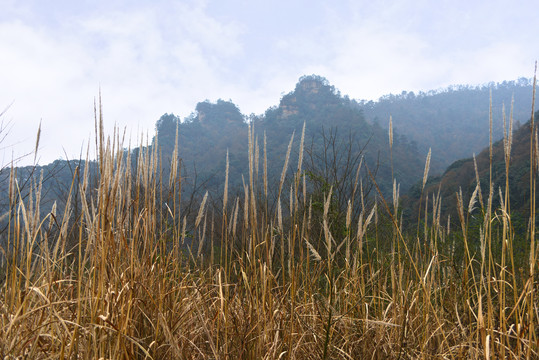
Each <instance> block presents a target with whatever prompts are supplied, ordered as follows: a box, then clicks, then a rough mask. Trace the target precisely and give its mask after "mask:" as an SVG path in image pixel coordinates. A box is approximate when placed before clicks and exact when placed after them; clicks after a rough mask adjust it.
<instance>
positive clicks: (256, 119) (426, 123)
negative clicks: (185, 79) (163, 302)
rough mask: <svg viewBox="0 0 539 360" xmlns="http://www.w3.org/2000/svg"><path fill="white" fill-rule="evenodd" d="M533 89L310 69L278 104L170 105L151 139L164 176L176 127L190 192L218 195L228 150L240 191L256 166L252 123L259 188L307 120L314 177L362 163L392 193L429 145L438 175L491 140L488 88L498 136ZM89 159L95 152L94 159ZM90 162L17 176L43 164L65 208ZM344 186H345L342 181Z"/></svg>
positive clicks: (521, 118)
mask: <svg viewBox="0 0 539 360" xmlns="http://www.w3.org/2000/svg"><path fill="white" fill-rule="evenodd" d="M531 93H532V86H531V82H530V81H528V80H526V79H520V80H518V81H511V82H503V83H500V84H487V85H484V86H476V87H471V86H455V87H452V88H449V89H445V90H440V91H430V92H427V93H419V94H414V93H407V92H403V93H401V94H400V95H388V96H385V97H382V98H381V99H379V101H376V102H373V101H359V100H353V99H350V98H349V97H348V96H346V95H341V93H340V92H339V91H338V89H336V88H335V87H334V86H332V85H331V84H330V83H329V81H328V80H327V79H325V78H323V77H321V76H317V75H310V76H303V77H302V78H300V79H299V82H298V83H297V85H296V87H295V88H294V89H293V90H292V91H290V92H289V93H287V94H285V95H284V96H283V97H282V98H281V101H280V102H279V104H276V105H275V106H273V107H270V108H269V109H267V110H266V112H265V113H264V114H261V115H254V114H251V115H246V114H242V113H241V110H240V108H239V107H238V105H236V104H234V103H233V102H232V101H225V100H221V99H220V100H218V101H216V102H210V101H208V100H206V101H203V102H200V103H198V105H197V106H196V109H195V110H194V112H193V113H192V114H191V115H190V116H188V117H186V118H184V119H181V118H180V117H179V116H177V115H174V114H168V113H166V114H164V115H163V116H161V118H160V119H159V120H158V121H157V122H156V137H155V138H153V140H151V143H150V144H148V146H149V147H155V145H157V146H158V151H159V154H160V155H161V162H160V166H161V171H162V172H163V175H164V176H163V178H164V179H166V175H167V171H168V168H169V166H170V165H169V164H170V161H171V156H172V152H173V150H174V146H175V139H176V132H177V133H178V146H179V157H180V158H181V168H182V178H183V180H184V183H183V188H182V189H183V193H184V194H185V196H186V197H187V198H189V197H196V196H198V197H200V196H202V194H203V193H204V192H205V191H209V193H210V197H213V198H219V196H220V194H221V193H222V191H223V186H224V185H223V184H224V182H225V168H226V157H227V153H228V159H229V184H230V189H231V190H232V191H236V192H237V193H241V192H242V191H243V184H245V182H246V178H247V177H248V176H249V163H248V152H249V144H248V133H249V126H251V127H252V128H251V129H252V134H253V144H252V151H255V152H256V154H257V159H258V161H257V164H253V165H256V169H255V170H256V171H255V174H254V175H255V176H256V179H255V180H257V181H258V184H259V187H260V188H261V187H262V178H263V176H264V171H265V170H264V167H266V169H267V178H268V184H269V187H270V193H271V192H272V191H275V189H273V188H274V187H275V186H276V184H277V183H278V182H279V178H280V176H281V172H282V170H283V165H284V163H285V156H286V153H287V149H288V146H289V142H290V140H291V137H292V135H293V134H294V139H293V141H292V146H291V155H290V161H289V163H288V167H289V168H290V169H293V168H295V167H297V161H298V149H299V142H300V138H301V135H302V129H303V126H304V125H305V139H304V144H305V146H304V148H305V152H304V154H303V157H304V159H305V160H304V165H303V166H304V169H305V176H307V177H309V180H311V181H315V182H318V186H320V188H324V187H326V188H329V187H331V186H333V187H337V188H338V187H339V186H341V187H343V186H344V185H343V184H344V183H345V182H346V181H348V182H350V181H352V180H353V179H352V178H355V176H356V170H357V168H358V167H359V164H360V163H361V173H360V177H359V179H360V181H362V182H364V183H368V182H370V180H371V176H372V177H374V178H375V179H376V182H377V184H378V185H379V187H380V189H381V191H382V193H383V194H384V196H389V195H390V194H391V192H392V187H393V180H392V179H393V178H395V179H396V182H397V183H398V184H399V185H400V191H401V193H404V192H406V191H408V190H409V189H410V188H411V187H412V186H413V185H414V184H415V183H417V182H418V181H420V180H421V178H422V176H423V170H424V163H425V157H426V154H427V152H428V149H429V148H432V160H431V172H430V174H431V175H433V174H437V173H438V174H441V173H442V172H443V171H444V169H445V168H446V167H447V166H448V165H449V164H451V163H452V162H454V161H456V160H458V159H460V158H464V157H467V158H469V157H470V156H471V155H472V154H473V153H478V152H479V151H480V150H481V149H482V148H484V147H485V146H487V145H488V139H489V133H488V119H489V98H490V96H491V95H490V94H492V111H493V114H494V119H495V120H494V138H495V139H497V138H500V137H501V136H502V123H503V122H502V121H501V119H502V117H503V111H502V108H503V106H504V105H505V112H506V114H507V117H509V109H510V107H511V103H512V98H514V103H513V118H514V119H515V128H518V124H519V123H520V122H522V123H523V122H526V121H527V120H528V119H529V115H530V109H531ZM390 116H392V119H393V126H394V133H393V144H392V145H393V146H392V152H390V146H389V136H388V125H389V117H390ZM105 121H106V119H105ZM141 146H142V148H144V146H145V145H144V144H142V145H141ZM142 148H134V149H133V150H132V151H133V156H132V159H136V157H137V154H138V152H139V151H140V150H141V149H142ZM264 149H265V150H264ZM264 158H265V159H266V165H264ZM92 163H93V162H92V161H90V162H89V164H90V166H92ZM86 165H87V164H86V163H85V161H82V160H79V161H76V162H74V161H70V162H68V161H65V160H57V161H55V162H54V163H51V164H49V165H46V166H37V167H32V166H27V167H22V168H19V169H17V176H18V177H20V179H19V183H20V184H24V183H25V181H28V179H29V178H30V175H31V174H34V175H37V174H39V173H40V172H41V171H43V173H44V182H43V189H44V191H43V193H42V196H43V199H42V204H43V205H44V208H43V211H49V210H50V208H49V209H47V206H52V203H54V202H55V201H56V202H57V204H58V206H59V209H61V208H62V206H61V204H62V203H65V201H66V195H65V194H66V193H67V192H68V190H69V187H70V184H71V182H72V179H73V176H74V175H75V173H76V172H75V167H76V166H79V169H78V171H79V172H80V171H83V170H84V168H85V166H86ZM369 171H370V172H371V175H369ZM0 176H1V179H0V180H1V181H2V186H3V187H4V188H5V186H7V181H9V169H8V168H4V169H3V170H2V172H1V173H0ZM342 189H343V191H344V187H343V188H342ZM326 190H327V189H326ZM22 194H24V191H23V192H22ZM5 196H7V195H5ZM5 196H3V197H4V198H3V199H0V200H1V201H2V203H6V201H7V200H6V198H5ZM23 196H24V195H23Z"/></svg>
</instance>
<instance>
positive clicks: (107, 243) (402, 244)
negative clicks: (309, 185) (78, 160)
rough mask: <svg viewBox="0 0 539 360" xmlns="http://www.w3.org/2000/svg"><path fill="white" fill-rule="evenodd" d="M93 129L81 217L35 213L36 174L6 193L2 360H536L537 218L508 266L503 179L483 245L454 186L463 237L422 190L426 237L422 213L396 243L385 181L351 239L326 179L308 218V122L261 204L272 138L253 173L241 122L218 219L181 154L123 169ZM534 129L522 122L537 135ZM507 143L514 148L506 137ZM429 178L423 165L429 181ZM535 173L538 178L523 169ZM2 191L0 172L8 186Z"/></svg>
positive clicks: (153, 156) (116, 146)
mask: <svg viewBox="0 0 539 360" xmlns="http://www.w3.org/2000/svg"><path fill="white" fill-rule="evenodd" d="M102 129H103V126H102V119H98V120H96V130H97V132H98V136H97V137H96V142H97V147H98V149H99V152H98V159H99V174H98V178H97V180H98V181H97V182H96V187H95V188H94V187H91V186H89V185H88V184H89V179H90V175H91V174H89V173H88V167H86V168H85V172H84V174H83V176H82V179H83V180H82V184H80V185H81V191H80V199H73V198H72V199H71V200H70V202H71V203H73V202H74V201H79V202H80V204H81V206H82V215H81V216H80V217H78V218H73V217H72V216H71V215H72V214H71V213H70V206H68V207H67V208H66V211H65V213H64V214H54V212H51V214H49V215H48V216H47V217H46V218H44V219H41V218H40V217H39V214H40V211H39V201H40V183H39V181H36V183H35V186H34V188H33V191H32V194H31V196H29V197H28V200H27V201H26V202H16V200H15V199H16V197H14V196H13V197H11V199H12V201H13V203H12V204H11V205H12V209H13V211H12V212H11V213H10V214H9V230H8V233H7V234H6V244H5V246H4V247H3V248H2V250H3V255H4V258H5V266H4V268H3V269H2V270H3V271H4V273H3V280H2V288H1V294H0V354H1V355H2V356H3V357H4V356H5V357H6V358H28V359H30V358H31V359H45V358H61V359H63V358H67V359H72V358H76V359H101V358H103V359H109V358H110V359H206V358H208V359H217V358H219V359H320V358H322V359H337V358H342V359H483V358H486V359H490V358H492V359H494V358H514V359H520V358H528V359H531V358H538V357H539V354H538V337H537V330H536V324H537V322H538V321H539V314H538V312H539V308H538V302H537V296H536V294H535V293H536V292H537V280H536V278H535V275H536V274H535V272H536V271H537V270H536V267H535V263H536V261H537V258H536V255H535V254H536V252H535V248H534V247H535V243H534V236H535V235H534V231H535V230H534V227H532V228H531V230H530V234H529V235H530V237H531V241H530V249H529V254H530V256H531V257H530V259H529V266H530V267H529V269H527V270H525V271H523V272H520V271H519V270H518V269H516V268H515V267H514V265H513V264H514V261H513V255H512V251H513V249H512V239H513V237H514V234H513V233H512V232H511V216H510V211H509V202H510V201H509V194H508V193H507V192H505V190H503V189H502V191H503V192H504V199H505V200H504V202H503V204H501V205H500V207H499V208H494V207H493V203H492V197H493V192H494V191H497V189H492V186H491V191H490V194H486V195H485V194H483V196H485V199H487V204H486V207H484V209H483V214H484V225H483V227H482V229H481V236H480V239H471V238H469V236H468V229H467V225H468V214H469V213H468V211H467V210H468V209H465V208H464V204H465V203H467V201H466V200H467V199H463V198H462V195H461V196H460V197H459V215H460V224H461V228H462V231H461V232H460V233H456V232H454V233H450V232H449V230H450V229H449V226H445V225H444V224H441V222H440V209H441V199H440V198H439V196H438V197H437V196H434V195H433V194H430V195H429V194H426V196H425V198H424V200H425V212H424V216H425V220H426V221H425V226H424V229H423V232H424V236H423V234H419V232H420V231H419V225H418V231H417V237H415V235H414V236H413V237H412V238H406V237H405V236H404V235H403V234H402V233H401V230H400V229H401V227H402V224H401V223H400V219H399V212H398V202H399V199H398V197H399V196H398V186H397V185H396V184H395V187H394V189H395V190H394V192H395V193H394V199H393V203H392V204H391V208H390V205H389V204H387V203H386V202H385V201H381V202H380V203H379V204H378V205H377V206H376V207H371V208H366V206H365V205H364V206H365V207H364V208H363V209H361V213H360V216H359V217H358V218H357V219H353V218H352V217H351V213H352V211H351V209H350V208H349V209H348V210H347V216H346V221H345V227H346V231H345V232H344V233H345V234H346V235H345V236H344V237H343V238H336V237H334V234H333V233H332V230H331V228H332V224H331V216H330V215H329V210H328V209H329V205H330V202H331V199H332V198H331V196H332V194H331V191H330V192H329V193H328V194H325V197H326V201H325V204H324V212H323V216H322V218H321V219H318V220H317V219H316V218H315V217H314V216H312V208H311V207H312V205H311V201H310V198H309V195H308V193H307V191H306V184H305V177H304V176H302V168H301V160H302V146H303V145H302V144H303V138H304V133H303V134H302V137H301V139H302V140H301V142H300V149H299V154H300V158H299V161H298V166H297V169H296V172H295V173H294V174H291V175H289V176H287V175H286V173H287V171H288V162H289V160H290V153H291V148H292V145H293V137H292V139H291V140H290V145H289V147H288V151H287V154H286V157H285V166H284V167H283V173H282V176H281V178H280V182H279V184H278V194H279V199H278V206H276V207H275V210H274V211H272V210H270V207H269V206H268V202H269V201H270V199H268V184H267V175H266V173H267V170H266V169H267V165H266V164H267V160H266V156H265V154H266V149H265V147H266V140H265V139H264V151H263V153H264V155H263V156H264V159H263V161H264V172H263V176H262V178H263V179H262V182H261V184H263V185H261V184H259V183H258V182H259V178H258V177H259V176H258V164H259V159H258V157H259V150H258V139H256V138H255V135H254V130H252V129H250V131H249V178H248V180H247V183H244V196H243V198H242V199H240V198H235V199H230V201H229V199H228V196H229V194H228V187H227V186H228V185H227V184H224V189H225V196H224V201H223V204H221V206H222V215H221V216H220V217H219V218H220V220H219V222H218V223H215V222H216V220H213V221H212V218H213V217H212V216H210V215H211V214H210V210H209V206H208V205H207V204H206V200H207V197H204V200H203V201H202V204H201V206H200V208H199V211H198V213H197V216H196V219H192V221H190V220H189V219H186V217H182V215H183V214H181V212H180V210H179V209H180V208H181V207H180V201H181V199H180V196H179V194H180V191H181V174H180V173H179V167H178V163H177V162H178V153H177V148H176V150H175V152H174V155H173V160H172V161H173V163H172V164H171V171H170V179H161V178H160V176H159V174H160V171H159V169H160V167H161V165H162V164H161V165H160V164H159V159H158V156H157V150H155V148H154V150H145V151H141V152H140V154H139V157H138V159H136V164H137V165H136V167H135V168H134V170H132V167H131V165H130V164H131V163H132V159H131V158H130V155H129V154H127V153H125V152H124V151H123V150H122V149H123V141H122V140H121V139H120V136H119V134H114V136H113V137H112V139H109V140H106V139H105V136H104V134H103V132H102ZM509 133H510V132H509ZM533 135H534V133H533V130H532V142H533V141H535V140H533V139H534V138H533ZM509 136H510V135H509ZM390 137H391V133H390ZM507 144H510V140H509V139H507ZM506 149H507V150H508V153H509V152H510V145H509V146H506ZM533 149H534V148H533V147H532V155H531V156H532V158H535V157H536V156H537V155H536V154H534V153H533ZM429 155H430V153H429ZM508 156H509V154H508ZM429 157H430V156H429ZM227 159H228V156H227ZM508 162H509V158H508ZM532 164H534V163H533V162H532ZM533 166H535V165H533ZM358 171H359V170H358ZM427 172H428V160H427V165H426V168H425V175H424V178H423V185H424V183H425V181H426V176H427ZM226 178H227V179H228V160H227V170H226ZM287 178H290V179H291V181H290V182H287V181H285V179H287ZM530 181H532V183H533V184H535V178H534V176H533V172H532V178H531V180H530ZM165 182H166V183H168V185H169V186H168V188H167V189H168V190H166V191H165V190H164V189H163V185H162V184H163V183H165ZM356 182H357V181H356ZM287 184H289V186H290V188H289V189H287V186H288V185H287ZM260 186H262V188H263V190H264V191H258V190H259V187H260ZM506 189H508V185H506ZM14 191H17V184H16V182H15V179H14V177H12V182H11V184H10V194H11V193H12V192H14ZM164 193H167V194H165V195H164ZM286 195H289V196H288V198H287V196H286ZM477 196H479V199H480V203H481V207H482V208H483V201H482V197H481V196H482V194H476V193H475V192H474V199H473V200H472V201H470V202H469V204H470V206H471V207H473V206H474V204H475V198H476V197H477ZM165 198H167V199H168V202H167V204H166V205H163V204H162V203H161V200H162V199H165ZM362 203H363V201H362ZM429 207H430V208H429ZM531 210H532V219H534V211H535V209H534V208H532V209H531ZM427 215H428V217H427ZM382 219H386V225H383V224H384V223H383V221H382ZM316 221H319V222H320V223H318V224H315V222H316ZM494 221H499V222H501V223H502V224H503V231H502V233H501V234H500V235H499V237H495V234H493V232H492V231H491V230H492V223H493V222H494ZM427 224H428V226H427ZM217 229H221V231H220V232H218V231H217ZM314 229H321V231H315V230H314ZM391 234H393V235H391ZM217 236H218V238H216V237H217ZM472 241H476V242H480V243H481V245H482V246H481V250H482V251H481V254H472V253H470V251H469V248H468V244H469V243H470V242H472ZM494 241H498V242H499V241H501V242H503V244H504V246H503V251H502V254H501V257H500V256H499V255H496V254H493V253H492V252H491V243H492V242H494ZM455 243H457V245H459V244H462V245H463V246H462V248H463V249H464V251H465V253H464V254H462V256H458V255H459V254H455V250H454V249H455ZM380 248H391V249H392V250H391V251H389V252H387V253H384V252H382V251H381V250H380ZM458 248H460V247H458ZM204 249H206V250H204ZM208 249H209V250H208ZM208 254H209V255H210V259H208V258H207V257H208ZM205 257H206V258H205Z"/></svg>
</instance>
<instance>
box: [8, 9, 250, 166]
mask: <svg viewBox="0 0 539 360" xmlns="http://www.w3.org/2000/svg"><path fill="white" fill-rule="evenodd" d="M0 31H1V34H10V35H9V36H6V35H3V36H1V37H0V49H1V51H2V57H0V69H2V70H1V72H2V73H1V74H2V79H3V83H4V84H3V85H4V86H3V87H2V89H0V98H1V99H5V100H4V101H5V102H6V103H5V104H4V105H2V104H0V106H5V105H7V104H8V103H9V102H11V100H13V99H14V100H15V103H14V105H13V106H12V107H11V108H10V109H9V111H8V113H7V114H6V116H7V117H9V118H10V119H13V128H12V130H11V133H10V137H9V139H10V144H8V145H12V144H15V143H16V144H17V146H15V147H12V148H10V149H9V150H8V151H15V152H16V155H15V156H16V157H17V156H18V155H20V154H22V153H24V152H26V151H27V149H29V148H31V147H32V146H33V141H35V139H34V133H35V132H36V131H37V126H38V124H39V121H40V120H41V119H42V120H43V124H42V126H43V137H42V146H41V152H40V154H41V159H42V162H48V161H51V160H53V159H55V158H57V157H60V156H63V149H62V148H65V149H66V150H67V151H68V156H71V157H73V156H78V154H79V152H80V146H81V144H82V143H83V141H85V140H88V138H89V136H90V134H91V132H92V130H93V128H94V124H93V101H94V98H95V97H96V96H97V95H98V93H99V89H100V88H101V91H102V95H103V97H102V98H103V103H104V115H105V120H106V123H107V124H108V127H107V128H108V130H109V131H111V129H112V127H113V125H114V124H117V125H118V126H120V127H123V126H128V127H129V128H130V129H131V130H134V131H135V132H136V131H137V128H138V129H140V130H141V131H142V130H145V131H148V130H149V131H153V126H154V124H155V121H156V120H157V119H158V118H159V116H160V115H161V114H163V113H165V112H173V111H174V112H177V113H180V114H182V115H183V116H186V115H188V113H189V112H190V111H192V109H194V107H195V104H196V102H197V101H201V100H204V99H205V98H206V97H210V98H211V97H214V96H218V94H221V91H222V90H219V89H222V88H223V87H224V86H223V85H224V84H223V83H222V82H221V78H222V76H221V74H220V69H221V68H222V67H224V65H226V64H223V62H225V61H227V59H230V58H233V57H234V56H235V55H236V54H238V53H241V51H242V48H241V44H240V43H239V41H238V36H239V34H240V33H241V30H240V29H239V28H238V26H236V25H234V24H223V23H219V22H217V21H215V20H214V19H212V18H210V17H208V16H206V15H205V13H204V7H203V4H202V5H200V4H195V5H193V6H188V5H183V4H182V5H174V6H170V7H167V8H152V7H139V8H134V9H132V10H126V9H122V11H111V12H107V13H98V14H92V15H91V16H80V15H79V16H74V17H71V18H67V19H66V21H65V23H64V25H62V26H61V27H50V26H47V25H46V24H43V23H41V24H35V23H30V22H27V21H24V19H22V20H19V19H15V20H13V21H4V22H1V23H0ZM225 87H226V86H225ZM133 128H134V129H133ZM30 129H32V131H29V130H30ZM34 129H35V131H34ZM86 143H87V141H86ZM5 156H6V155H4V158H5ZM8 156H9V155H8Z"/></svg>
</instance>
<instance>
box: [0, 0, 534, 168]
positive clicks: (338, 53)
mask: <svg viewBox="0 0 539 360" xmlns="http://www.w3.org/2000/svg"><path fill="white" fill-rule="evenodd" d="M534 5H537V4H536V2H535V1H533V0H528V1H515V0H514V1H497V0H490V1H473V0H472V1H470V0H465V1H462V0H450V1H445V0H437V1H433V0H401V1H378V0H376V1H373V0H369V1H363V0H359V1H331V2H329V1H322V0H309V1H303V0H302V1H295V0H288V1H281V0H273V1H258V0H251V1H247V0H230V1H224V0H212V1H210V0H208V1H195V0H193V1H166V0H153V1H133V0H130V1H127V0H118V1H114V0H91V1H90V0H78V1H72V0H51V1H42V0H26V1H21V0H3V1H2V11H1V12H0V81H1V83H2V85H1V86H0V111H1V110H3V109H4V108H6V107H8V106H9V105H10V104H11V106H10V107H9V108H8V109H7V111H6V113H5V114H4V115H3V117H2V120H3V124H4V126H5V125H6V124H9V126H10V127H9V136H8V137H7V138H6V139H4V140H3V142H2V143H1V144H0V147H1V148H2V152H1V153H0V156H2V158H0V166H1V165H5V164H6V163H8V162H9V161H10V160H11V158H12V157H17V156H19V155H20V154H22V153H24V152H25V151H31V150H32V148H33V146H34V141H35V134H36V132H37V128H38V124H39V122H40V121H42V141H41V148H40V152H39V154H40V155H39V157H40V163H42V164H43V163H47V162H49V161H52V160H54V159H57V158H64V157H65V155H64V150H65V152H66V153H67V154H68V156H69V157H78V154H79V153H80V152H81V149H84V152H85V149H86V144H88V140H89V139H93V138H92V136H93V135H92V132H93V128H94V121H93V118H94V112H93V104H94V98H96V96H98V94H99V89H100V88H101V93H102V99H103V110H104V111H103V113H104V119H105V122H106V124H107V128H108V129H111V128H112V127H113V126H114V124H117V125H118V126H120V127H122V128H123V127H126V126H127V129H128V130H127V131H128V134H131V135H132V138H133V139H135V138H136V137H137V134H139V133H140V132H142V131H151V132H153V131H154V126H155V121H157V120H158V119H159V117H160V116H161V115H162V114H164V113H171V112H173V113H174V114H176V115H179V116H181V117H182V118H183V117H186V116H188V115H189V114H190V113H191V112H192V111H193V110H194V108H195V105H196V103H197V102H199V101H203V100H205V99H209V100H211V101H216V100H217V99H219V98H222V99H225V100H228V99H231V100H232V101H233V102H234V103H236V104H237V105H238V106H239V108H240V110H241V111H242V112H243V113H244V114H250V113H256V114H259V113H262V112H264V111H265V110H266V109H267V108H268V107H269V106H272V105H276V104H278V101H279V99H280V97H281V96H282V94H283V93H287V92H289V91H291V90H293V88H294V85H295V84H296V82H297V80H298V78H299V77H300V76H302V75H305V74H318V75H322V76H324V77H326V78H327V79H328V80H329V82H330V83H331V84H332V85H334V86H335V87H336V88H337V89H339V90H340V91H341V93H342V94H347V95H349V96H350V97H351V98H354V99H377V98H378V97H380V96H381V95H384V94H388V93H400V92H401V91H402V90H407V91H410V90H413V91H418V90H430V89H438V88H440V87H445V86H448V85H452V84H481V83H485V82H489V81H502V80H514V79H517V78H519V77H532V76H533V66H534V62H535V60H536V59H539V40H538V34H539V31H538V30H539V21H538V20H537V14H538V13H539V11H538V10H539V7H537V6H534ZM394 120H395V121H398V119H394ZM90 143H91V142H90ZM83 144H84V145H83ZM31 160H32V159H31V158H30V159H28V160H27V161H26V162H31Z"/></svg>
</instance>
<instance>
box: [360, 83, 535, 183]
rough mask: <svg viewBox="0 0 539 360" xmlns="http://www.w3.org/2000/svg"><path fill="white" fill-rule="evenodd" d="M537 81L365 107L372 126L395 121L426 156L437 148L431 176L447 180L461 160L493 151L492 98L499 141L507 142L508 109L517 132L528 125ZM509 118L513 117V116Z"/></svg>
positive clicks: (405, 95) (409, 96) (391, 99)
mask: <svg viewBox="0 0 539 360" xmlns="http://www.w3.org/2000/svg"><path fill="white" fill-rule="evenodd" d="M531 94H532V82H531V80H528V79H524V78H521V79H519V80H517V81H504V82H502V83H490V84H486V85H481V86H452V87H449V88H447V89H442V90H438V91H429V92H426V93H424V92H421V93H418V94H414V93H413V92H406V91H403V92H402V94H400V95H387V96H383V97H382V98H380V99H379V100H378V101H360V102H359V108H360V109H361V110H362V111H363V113H364V115H365V118H366V119H367V120H368V121H370V122H379V123H381V124H383V125H385V124H387V121H388V120H387V119H389V116H390V115H392V116H393V121H394V125H395V129H396V130H398V131H399V133H401V134H402V135H405V136H406V137H407V138H408V139H410V141H412V142H415V143H416V144H417V146H418V149H419V151H420V153H422V154H426V153H427V151H428V149H429V148H432V159H431V171H432V172H433V173H434V174H441V173H442V172H443V171H444V170H445V168H446V167H447V166H449V165H450V164H451V163H453V162H454V161H456V160H458V159H462V158H469V157H471V156H472V154H474V153H476V154H477V153H479V152H480V151H481V149H483V148H484V147H486V146H488V142H489V123H488V119H489V98H490V95H492V112H493V114H494V120H495V121H494V123H493V136H494V139H500V138H501V137H502V136H503V128H502V123H503V121H502V108H503V106H504V105H505V108H506V109H507V110H509V108H510V106H511V104H512V101H513V100H514V103H513V118H514V119H515V128H518V127H519V126H520V124H521V123H524V122H526V121H527V119H528V118H529V116H530V109H531V100H532V99H531ZM507 116H508V117H509V114H507Z"/></svg>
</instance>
